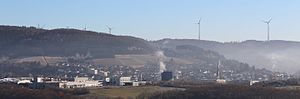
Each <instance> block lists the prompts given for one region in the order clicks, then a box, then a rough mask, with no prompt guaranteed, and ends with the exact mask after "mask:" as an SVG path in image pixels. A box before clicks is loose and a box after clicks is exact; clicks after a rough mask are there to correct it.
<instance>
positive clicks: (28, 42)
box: [0, 26, 155, 58]
mask: <svg viewBox="0 0 300 99" xmlns="http://www.w3.org/2000/svg"><path fill="white" fill-rule="evenodd" d="M154 51H155V48H153V47H152V46H151V45H149V43H148V42H147V41H145V40H143V39H139V38H135V37H130V36H115V35H111V34H105V33H97V32H93V31H83V30H76V29H53V30H45V29H37V28H35V27H17V26H0V55H1V56H2V57H8V58H22V57H32V56H41V55H43V56H54V57H69V56H84V57H89V58H112V57H114V55H116V54H149V53H153V52H154Z"/></svg>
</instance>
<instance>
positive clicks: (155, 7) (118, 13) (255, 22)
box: [0, 0, 300, 41]
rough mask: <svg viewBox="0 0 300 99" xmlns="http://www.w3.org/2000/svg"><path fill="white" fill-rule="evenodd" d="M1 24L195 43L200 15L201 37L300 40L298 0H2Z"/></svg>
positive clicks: (228, 39) (239, 39)
mask: <svg viewBox="0 0 300 99" xmlns="http://www.w3.org/2000/svg"><path fill="white" fill-rule="evenodd" d="M0 13H1V14H0V24H3V25H18V26H20V25H26V26H37V25H38V24H40V25H41V26H42V25H45V28H48V29H53V28H65V27H71V28H77V29H83V28H84V27H85V26H86V27H87V29H88V30H93V31H99V32H108V30H107V29H106V27H105V26H106V25H109V26H111V27H113V30H112V32H113V34H116V35H130V36H136V37H141V38H144V39H147V40H157V39H161V38H179V39H187V38H188V39H196V38H197V37H198V34H197V32H198V26H197V24H195V23H196V22H197V20H198V18H200V17H202V18H203V21H202V27H201V28H202V31H201V33H202V35H201V37H202V39H205V40H215V41H242V40H247V39H256V40H265V39H266V24H264V23H262V22H261V20H266V19H269V17H272V18H273V21H272V22H271V36H270V38H271V39H273V40H274V39H276V40H295V41H300V34H299V33H300V28H299V27H300V20H299V18H300V0H47V1H46V0H1V2H0Z"/></svg>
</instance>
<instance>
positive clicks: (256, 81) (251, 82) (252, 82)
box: [250, 80, 259, 86]
mask: <svg viewBox="0 0 300 99" xmlns="http://www.w3.org/2000/svg"><path fill="white" fill-rule="evenodd" d="M258 82H259V81H258V80H251V81H250V86H252V85H253V84H255V83H258Z"/></svg>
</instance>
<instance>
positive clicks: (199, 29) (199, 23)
mask: <svg viewBox="0 0 300 99" xmlns="http://www.w3.org/2000/svg"><path fill="white" fill-rule="evenodd" d="M201 20H202V18H200V19H199V21H198V23H197V24H198V32H199V34H198V39H199V40H200V32H201Z"/></svg>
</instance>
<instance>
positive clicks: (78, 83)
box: [59, 77, 102, 88]
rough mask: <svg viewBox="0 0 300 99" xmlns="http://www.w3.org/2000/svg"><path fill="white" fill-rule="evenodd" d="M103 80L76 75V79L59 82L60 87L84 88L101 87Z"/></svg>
mask: <svg viewBox="0 0 300 99" xmlns="http://www.w3.org/2000/svg"><path fill="white" fill-rule="evenodd" d="M101 86H102V82H100V81H98V80H90V79H89V78H88V77H76V78H75V79H74V81H67V82H61V83H59V87H60V88H83V87H101Z"/></svg>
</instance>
